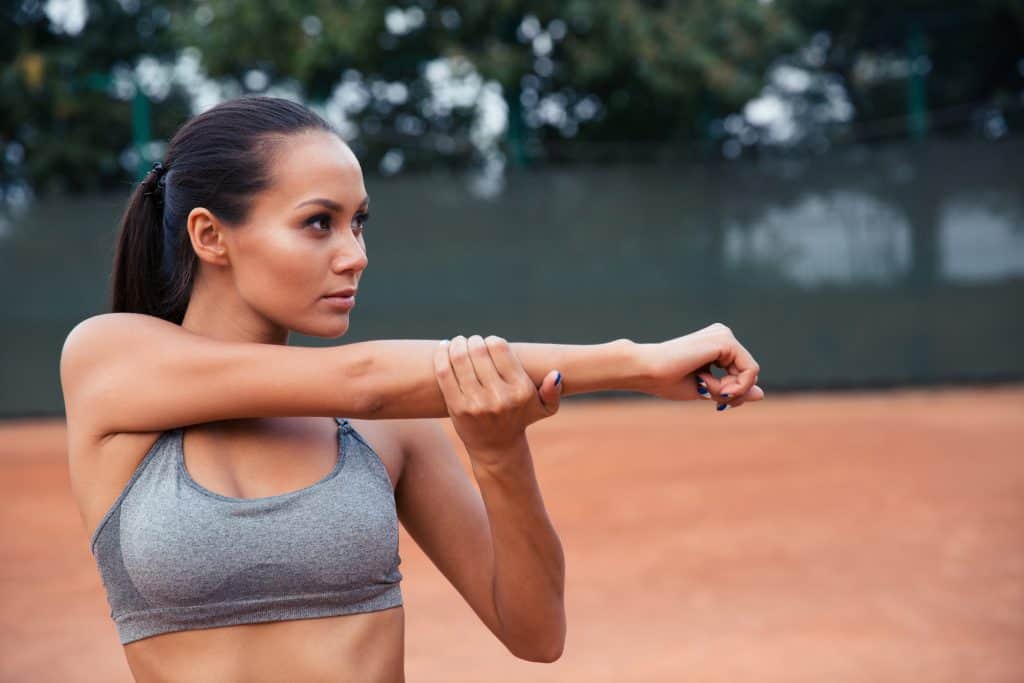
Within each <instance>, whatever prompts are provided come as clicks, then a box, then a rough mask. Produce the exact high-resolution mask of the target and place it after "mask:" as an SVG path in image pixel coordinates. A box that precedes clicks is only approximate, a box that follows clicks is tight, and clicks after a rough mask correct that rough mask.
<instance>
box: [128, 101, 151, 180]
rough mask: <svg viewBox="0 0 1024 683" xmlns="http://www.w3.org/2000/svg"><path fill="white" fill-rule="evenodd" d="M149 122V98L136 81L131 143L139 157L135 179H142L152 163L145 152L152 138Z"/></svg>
mask: <svg viewBox="0 0 1024 683" xmlns="http://www.w3.org/2000/svg"><path fill="white" fill-rule="evenodd" d="M149 122H150V116H149V98H148V97H146V94H145V93H144V92H142V87H141V86H140V85H139V83H138V81H136V82H135V96H134V97H133V98H132V144H133V145H134V146H135V152H136V153H137V154H138V157H139V162H138V166H137V167H136V170H135V175H136V176H137V178H136V180H142V178H143V176H145V175H146V173H148V172H149V167H150V164H151V163H152V160H151V159H149V158H148V157H147V156H146V153H145V145H146V143H148V142H149V141H150V140H151V139H152V138H153V135H152V131H151V129H150V125H149Z"/></svg>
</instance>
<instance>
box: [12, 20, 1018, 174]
mask: <svg viewBox="0 0 1024 683" xmlns="http://www.w3.org/2000/svg"><path fill="white" fill-rule="evenodd" d="M5 12H6V14H7V15H8V16H7V17H5V20H4V21H3V22H2V23H0V56H2V57H3V59H2V61H0V152H2V153H3V163H2V166H0V186H8V185H10V184H11V183H12V182H15V181H18V180H23V181H25V182H27V183H28V184H29V185H30V186H32V187H34V188H36V189H37V190H40V191H46V190H48V189H70V190H96V189H100V188H104V187H107V188H109V187H118V186H123V185H124V184H125V183H127V182H129V181H130V180H131V179H132V178H133V175H134V172H135V171H134V166H133V165H132V164H131V163H129V162H130V158H129V157H130V154H129V155H128V156H125V152H126V150H127V151H129V152H130V151H131V150H133V149H135V148H137V143H138V140H135V139H133V119H132V101H131V99H132V96H131V87H132V86H131V85H130V83H131V80H132V79H131V78H130V76H129V75H130V74H131V73H132V72H133V70H135V69H136V66H137V64H138V63H139V60H140V59H142V58H146V57H148V58H155V59H156V60H158V61H159V62H161V63H164V64H171V63H173V62H174V60H175V59H177V58H178V57H179V56H180V54H181V50H182V49H183V48H186V47H188V48H192V49H193V50H194V51H196V53H197V54H199V55H200V56H201V67H202V70H203V71H204V72H205V74H206V75H207V76H208V77H209V78H211V79H214V80H215V81H217V82H219V83H229V84H230V83H234V84H237V91H238V92H247V91H251V90H255V91H257V92H261V91H264V90H265V87H266V86H270V87H274V86H279V85H287V86H288V87H289V88H291V89H292V90H293V91H294V92H296V94H297V96H299V97H301V98H303V99H305V100H306V101H309V102H312V103H320V104H323V103H326V102H328V101H329V100H330V98H331V97H332V94H334V93H335V92H336V88H338V85H339V83H340V82H342V80H343V78H349V79H350V82H351V83H355V84H357V85H358V87H362V88H365V89H366V90H369V91H373V93H372V97H371V100H370V102H369V103H368V104H367V105H366V106H364V107H361V108H359V107H356V108H355V109H353V110H351V111H349V112H347V118H348V120H349V121H350V122H351V123H352V124H353V125H354V126H356V128H354V130H358V131H359V133H360V135H359V139H358V141H357V142H356V145H355V146H357V147H358V149H357V152H358V153H359V154H360V155H361V156H362V157H363V158H364V159H365V160H366V162H367V163H368V164H369V165H370V166H371V167H374V166H375V165H376V163H377V160H379V159H380V158H382V156H383V155H384V154H385V153H387V151H388V150H394V149H402V150H404V152H405V155H406V160H407V162H408V163H407V164H406V165H407V166H416V165H432V164H436V163H439V162H440V163H443V162H445V161H446V160H447V161H450V162H452V163H458V164H462V163H465V162H467V161H469V160H471V159H474V158H476V157H477V156H478V155H479V154H480V153H481V151H480V148H479V144H478V143H473V144H471V143H470V139H471V136H472V130H473V121H474V117H475V115H476V114H475V110H474V107H473V105H472V103H470V104H466V103H462V104H459V105H457V106H453V107H451V108H450V109H444V110H442V111H436V110H433V109H431V107H430V106H425V102H427V101H428V100H429V99H430V97H431V87H432V86H431V84H430V82H428V78H427V77H426V75H425V73H424V65H425V64H427V63H429V62H430V61H431V60H436V59H439V58H451V57H461V58H464V59H466V60H468V64H470V65H472V67H473V68H475V70H476V71H478V72H479V74H480V75H481V76H482V77H483V78H484V79H493V80H494V81H496V82H497V83H499V84H500V85H501V93H502V96H503V97H504V99H505V101H507V102H508V103H509V105H510V106H509V116H510V120H509V125H508V140H507V144H508V145H509V146H511V147H512V148H514V149H513V150H512V151H513V152H514V153H513V155H512V156H513V157H514V158H518V157H519V156H521V154H525V153H526V152H524V150H526V151H528V152H529V153H530V154H533V155H541V156H548V157H549V158H551V157H553V156H557V154H556V152H555V150H556V149H558V148H559V143H560V142H561V141H563V140H567V139H573V140H579V141H582V142H586V141H591V142H629V141H643V140H647V141H653V142H669V141H675V142H679V141H692V140H694V139H702V138H706V137H707V136H708V131H709V129H710V128H709V122H711V121H713V120H714V119H716V118H719V117H722V116H724V115H726V114H729V113H730V112H734V111H738V110H739V109H740V108H741V107H742V106H743V104H744V103H745V102H746V101H748V100H749V99H751V98H752V97H755V96H756V95H757V94H758V92H759V91H760V89H761V88H762V86H763V84H764V83H763V82H764V75H765V73H766V70H767V69H768V67H769V66H770V65H771V64H772V62H773V61H774V60H776V59H777V58H778V57H779V56H780V55H784V54H786V53H789V52H792V51H794V50H797V49H799V47H800V46H801V45H803V44H805V43H806V41H807V40H808V39H809V37H810V36H811V35H813V34H814V33H815V32H816V31H827V32H828V33H829V34H830V35H831V36H832V45H833V46H834V49H833V50H832V51H831V54H830V56H829V63H828V65H827V66H828V68H830V69H832V70H834V71H835V72H837V73H840V74H841V75H843V76H844V80H845V82H846V83H847V84H848V86H849V88H850V89H851V92H852V99H853V102H854V105H855V106H854V109H855V111H856V112H857V115H858V116H860V117H868V118H878V117H885V116H890V117H892V116H897V117H898V116H900V115H902V114H903V113H904V108H905V106H906V94H905V84H904V83H903V82H902V81H898V80H891V79H890V81H884V80H883V81H879V82H866V81H864V79H863V78H862V76H863V73H864V72H865V68H864V65H865V64H869V65H870V63H871V59H874V58H876V57H877V58H881V57H886V56H893V55H895V56H896V57H902V56H905V54H906V51H907V40H908V38H907V36H908V34H909V32H911V31H914V30H919V31H921V32H922V35H923V36H924V37H925V43H924V44H925V48H926V50H927V55H928V58H929V60H930V64H931V72H930V73H929V75H928V86H927V94H928V104H929V105H930V106H939V105H946V104H951V103H962V102H978V101H979V100H984V99H986V98H992V99H993V100H995V101H998V100H999V99H1000V98H1002V100H1004V101H1010V100H1013V98H1016V97H1019V91H1020V90H1021V87H1022V85H1021V74H1020V73H1019V72H1020V68H1021V67H1020V66H1019V65H1020V63H1021V62H1020V60H1021V58H1022V57H1024V54H1022V48H1021V45H1022V44H1024V38H1022V36H1024V0H983V1H981V2H978V3H947V2H940V1H939V0H907V1H906V2H901V3H895V4H893V3H889V2H885V1H884V0H864V1H863V2H848V1H845V0H774V1H773V2H759V1H755V0H592V1H587V0H568V1H565V2H554V1H552V0H535V1H527V0H489V1H486V2H483V1H479V0H476V1H474V0H421V1H420V2H413V1H410V0H388V1H387V2H385V1H384V0H348V1H345V2H339V1H337V0H298V1H294V2H286V3H253V2H248V1H246V0H206V1H205V2H196V1H194V0H165V1H160V2H158V1H156V0H92V1H90V2H88V17H87V18H86V21H85V24H84V27H83V28H82V30H81V31H80V32H78V33H76V34H74V35H66V34H64V33H62V32H61V30H60V29H59V27H54V26H53V25H51V22H50V20H49V19H48V18H47V16H46V14H45V12H44V4H43V3H42V2H40V1H39V0H15V2H14V6H13V9H8V10H5ZM253 73H256V74H260V76H259V77H258V78H255V79H254V78H252V77H251V76H252V74H253ZM346 74H347V76H346ZM126 83H128V84H129V85H127V86H126ZM396 83H397V84H403V85H404V86H405V88H406V90H407V96H405V97H400V98H393V99H392V100H391V101H386V100H385V99H382V98H381V97H380V92H379V88H380V87H383V86H387V85H389V84H396ZM353 87H355V86H353ZM375 88H377V89H378V90H374V89H375ZM147 92H148V91H147ZM149 95H150V97H152V98H153V99H155V100H156V101H155V102H154V105H153V106H152V107H151V112H152V119H153V120H152V122H151V130H152V136H153V138H154V139H156V140H164V141H166V140H167V139H168V138H169V137H170V135H171V134H172V133H173V131H174V129H175V128H176V127H177V126H178V125H180V124H181V122H182V121H183V120H184V119H185V118H186V117H187V116H188V115H189V113H190V111H191V110H190V104H191V101H190V97H189V95H188V93H187V92H186V91H185V89H184V88H183V86H182V85H181V84H177V85H175V86H174V87H172V88H171V89H170V91H169V92H167V93H165V94H160V95H159V96H157V95H154V94H153V93H152V92H149ZM552 103H554V105H556V106H554V108H552ZM552 112H554V113H552ZM135 130H136V131H138V128H137V127H136V128H135ZM563 146H564V145H563ZM516 150H519V151H518V152H517V151H516Z"/></svg>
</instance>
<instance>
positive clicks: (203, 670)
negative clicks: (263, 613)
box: [124, 605, 405, 683]
mask: <svg viewBox="0 0 1024 683" xmlns="http://www.w3.org/2000/svg"><path fill="white" fill-rule="evenodd" d="M124 651H125V656H126V657H127V659H128V666H129V667H130V668H131V670H132V674H133V675H134V676H135V680H136V681H138V682H139V683H155V682H156V681H161V682H163V681H188V682H189V683H204V682H206V681H210V682H213V681H217V682H218V683H228V682H232V681H247V682H248V681H252V682H253V683H257V682H260V681H268V682H269V681H275V682H276V681H289V680H290V681H309V682H311V683H312V682H323V683H327V682H330V683H337V682H338V681H360V682H362V681H382V682H383V681H387V682H388V683H392V682H401V681H404V680H405V669H404V659H405V612H404V609H403V607H402V606H401V605H399V606H397V607H392V608H389V609H385V610H379V611H376V612H362V613H358V614H346V615H342V616H336V617H320V618H316V619H297V620H292V621H273V622H268V623H263V624H246V625H242V626H224V627H219V628H208V629H199V630H194V631H177V632H174V633H165V634H161V635H158V636H152V637H150V638H144V639H142V640H137V641H135V642H133V643H128V644H127V645H125V646H124Z"/></svg>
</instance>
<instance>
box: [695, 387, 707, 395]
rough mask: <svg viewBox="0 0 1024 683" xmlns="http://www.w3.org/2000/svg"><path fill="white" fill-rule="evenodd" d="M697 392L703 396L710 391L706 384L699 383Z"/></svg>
mask: <svg viewBox="0 0 1024 683" xmlns="http://www.w3.org/2000/svg"><path fill="white" fill-rule="evenodd" d="M697 393H698V394H700V395H702V396H703V395H704V394H707V393H708V388H707V387H706V386H704V385H703V384H698V385H697Z"/></svg>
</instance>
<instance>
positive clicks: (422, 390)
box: [343, 335, 648, 418]
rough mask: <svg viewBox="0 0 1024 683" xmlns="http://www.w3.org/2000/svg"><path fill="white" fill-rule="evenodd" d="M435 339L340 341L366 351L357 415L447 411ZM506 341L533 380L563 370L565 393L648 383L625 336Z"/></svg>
mask: <svg viewBox="0 0 1024 683" xmlns="http://www.w3.org/2000/svg"><path fill="white" fill-rule="evenodd" d="M473 336H474V337H476V336H478V335H473ZM470 339H472V337H471V338H470ZM438 343H439V340H419V339H414V340H406V339H401V340H390V339H388V340H377V341H367V342H359V343H356V344H349V345H346V346H345V347H343V348H345V349H346V351H347V352H352V353H357V354H363V355H364V358H365V361H364V362H363V363H362V364H361V367H362V368H363V372H362V374H361V377H360V378H359V380H358V381H357V383H356V385H355V386H356V388H358V389H359V390H360V391H363V392H365V394H366V395H367V396H372V397H373V400H372V401H371V402H370V405H369V406H368V408H367V413H366V414H365V415H358V416H355V417H369V418H408V417H446V416H447V415H448V409H447V408H446V406H445V402H444V396H443V395H442V394H441V390H440V388H439V387H438V384H437V378H436V377H435V376H434V372H433V365H432V361H431V358H432V357H433V355H434V351H435V350H436V349H437V345H438ZM477 343H479V342H477ZM509 345H510V346H511V348H512V352H513V353H515V355H516V356H517V357H518V358H519V362H520V363H522V366H523V369H524V370H525V371H526V374H527V375H529V376H530V379H531V380H533V382H534V384H535V385H536V386H540V384H541V381H542V380H543V379H544V376H545V375H547V374H548V373H549V372H551V371H552V370H558V371H559V372H561V373H562V377H563V378H564V379H563V383H564V389H563V391H562V395H563V396H568V395H570V394H582V393H588V392H594V391H616V390H621V391H642V390H643V389H644V387H645V386H647V374H648V373H647V368H646V364H645V362H644V359H643V358H642V357H641V355H640V353H639V350H640V348H639V347H640V345H638V344H636V343H634V342H632V341H630V340H629V339H616V340H614V341H609V342H605V343H602V344H582V345H577V344H544V343H533V342H509Z"/></svg>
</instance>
